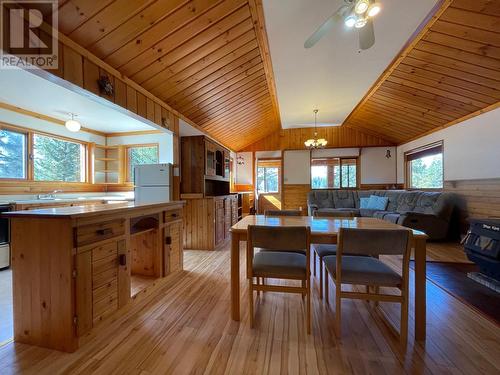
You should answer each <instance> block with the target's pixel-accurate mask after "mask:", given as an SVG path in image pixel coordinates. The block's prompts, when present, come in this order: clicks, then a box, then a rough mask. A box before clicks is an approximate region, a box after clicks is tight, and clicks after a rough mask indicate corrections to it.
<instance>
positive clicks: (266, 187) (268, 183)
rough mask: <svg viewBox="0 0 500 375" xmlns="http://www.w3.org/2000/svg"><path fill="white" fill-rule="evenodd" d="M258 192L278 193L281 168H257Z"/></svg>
mask: <svg viewBox="0 0 500 375" xmlns="http://www.w3.org/2000/svg"><path fill="white" fill-rule="evenodd" d="M257 192H259V193H278V192H279V168H278V167H258V168H257Z"/></svg>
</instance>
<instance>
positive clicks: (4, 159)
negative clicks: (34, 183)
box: [0, 129, 26, 178]
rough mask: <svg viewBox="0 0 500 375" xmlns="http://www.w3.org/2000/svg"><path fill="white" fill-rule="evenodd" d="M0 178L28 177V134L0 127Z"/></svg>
mask: <svg viewBox="0 0 500 375" xmlns="http://www.w3.org/2000/svg"><path fill="white" fill-rule="evenodd" d="M0 178H26V134H24V133H19V132H16V131H11V130H6V129H0Z"/></svg>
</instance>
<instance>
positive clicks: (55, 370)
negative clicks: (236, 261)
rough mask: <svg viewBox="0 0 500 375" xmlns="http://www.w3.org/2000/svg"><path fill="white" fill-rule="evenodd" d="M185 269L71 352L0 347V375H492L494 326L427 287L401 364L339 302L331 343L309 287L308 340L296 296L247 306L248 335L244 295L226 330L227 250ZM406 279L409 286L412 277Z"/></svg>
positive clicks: (353, 310)
mask: <svg viewBox="0 0 500 375" xmlns="http://www.w3.org/2000/svg"><path fill="white" fill-rule="evenodd" d="M241 251H244V249H243V244H242V247H241ZM436 251H437V250H436ZM450 251H451V250H450ZM430 254H432V251H430ZM241 259H244V257H243V256H242V257H241ZM387 260H388V261H390V262H391V264H394V265H395V266H396V265H397V263H398V260H397V259H387ZM185 269H186V271H184V272H182V273H177V274H174V275H171V276H169V278H171V279H177V281H176V282H175V283H172V284H171V285H167V284H162V285H158V286H157V287H156V289H155V291H154V293H151V294H150V295H148V296H144V298H141V299H140V300H138V301H135V302H133V303H131V304H130V305H129V306H128V307H126V308H125V309H124V311H123V312H122V313H119V314H120V315H118V316H116V317H114V318H112V319H111V321H109V322H104V323H103V324H102V325H101V326H100V327H99V329H98V330H96V331H98V332H93V333H92V334H91V335H90V336H89V337H88V342H86V344H85V345H83V347H81V348H80V349H79V350H78V351H77V352H76V353H72V354H67V353H61V352H57V351H52V350H47V349H41V348H36V347H30V346H27V345H23V344H14V343H10V344H7V345H5V346H3V347H2V348H0V373H1V374H2V375H3V374H12V373H22V374H51V375H52V374H142V375H147V374H170V373H172V374H184V373H200V374H201V373H209V374H212V373H213V374H222V373H226V374H279V373H281V374H288V373H290V374H292V373H294V374H306V373H307V374H318V373H319V374H327V373H329V374H346V373H357V374H365V373H371V374H383V373H387V374H400V373H408V374H420V373H433V374H441V373H443V374H445V373H453V374H498V373H499V371H500V344H499V343H500V329H499V327H497V326H495V325H494V324H493V323H491V322H490V321H488V320H486V319H484V318H482V317H481V316H479V315H477V314H476V313H475V312H473V311H472V310H471V309H469V308H468V307H467V306H465V305H463V304H462V303H460V302H459V301H458V300H456V299H454V298H453V297H451V296H450V295H448V294H447V293H446V292H444V291H442V290H441V289H440V288H438V287H437V286H435V285H434V284H432V283H430V282H428V283H427V294H428V304H427V306H428V308H427V314H428V330H427V332H428V333H427V341H426V343H425V346H424V345H423V344H420V343H417V344H416V343H414V341H413V331H412V327H413V322H412V320H413V314H412V311H413V309H412V308H410V324H409V326H410V332H409V336H410V337H409V345H408V350H407V353H406V355H405V356H403V355H401V354H399V353H398V350H397V340H396V338H395V337H392V336H391V335H390V333H389V331H388V329H387V328H385V326H384V325H383V324H382V323H381V322H380V320H379V319H378V318H377V315H376V314H374V313H373V312H372V311H371V310H370V309H369V308H368V305H367V303H365V302H363V301H351V300H346V301H344V302H343V304H342V309H343V321H342V325H343V326H342V338H341V340H339V339H336V338H335V335H334V331H333V323H334V320H333V314H332V307H333V306H330V307H328V306H327V305H325V303H324V302H323V301H320V300H319V299H318V290H317V283H315V288H314V291H313V330H312V334H311V335H307V334H306V330H305V325H304V312H305V311H304V306H303V304H302V300H301V297H300V296H298V295H297V296H296V295H287V294H276V293H266V294H265V296H264V297H263V298H261V299H260V300H259V302H258V303H257V305H256V320H255V328H254V329H253V330H251V329H250V328H249V324H248V305H247V303H246V301H247V300H248V298H247V296H246V295H244V296H242V301H243V303H242V322H241V323H237V322H234V321H232V320H231V319H230V313H229V308H230V298H229V245H228V246H226V247H225V248H224V249H223V250H221V251H212V252H207V251H186V252H185ZM241 269H242V270H244V267H241ZM410 275H411V277H412V278H413V271H410ZM241 280H242V283H241V288H242V290H243V291H244V292H246V285H247V282H246V280H245V279H244V278H242V279H241ZM410 285H411V284H410ZM332 290H333V285H332V287H331V291H332ZM411 294H413V290H411ZM331 300H332V301H333V299H331ZM412 300H413V297H412ZM383 306H384V310H385V311H386V312H387V313H388V315H389V317H390V318H391V320H393V321H394V322H397V321H398V317H399V315H398V308H397V306H396V305H394V306H390V305H387V306H385V305H383Z"/></svg>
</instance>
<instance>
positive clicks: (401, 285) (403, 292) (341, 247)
mask: <svg viewBox="0 0 500 375" xmlns="http://www.w3.org/2000/svg"><path fill="white" fill-rule="evenodd" d="M411 237H412V233H411V231H409V230H406V229H359V228H340V230H339V234H338V244H337V254H336V255H328V256H325V257H324V258H323V262H324V264H325V268H326V274H325V300H326V301H327V303H328V276H331V278H332V279H333V281H334V283H335V330H336V332H337V335H338V336H339V337H340V333H341V300H342V299H343V298H350V299H362V300H368V301H375V307H377V306H378V302H379V301H380V302H396V303H399V304H400V305H401V324H400V329H399V339H400V344H401V347H402V348H403V350H405V349H406V345H407V339H408V278H409V262H410V253H411ZM344 253H345V254H347V253H349V254H366V255H371V256H365V257H360V256H352V255H344ZM379 255H402V256H403V265H402V274H401V275H400V274H399V273H397V272H396V271H394V270H393V269H392V268H391V267H389V266H388V265H387V264H385V263H384V262H382V261H381V260H379V259H378V258H376V257H375V256H379ZM342 284H353V285H364V286H365V287H366V292H364V293H363V292H356V291H342ZM380 287H395V288H398V289H399V290H400V294H399V295H394V294H382V293H380ZM382 315H383V320H384V321H385V323H386V324H387V325H388V326H389V327H390V328H391V330H393V331H394V332H397V330H396V329H395V328H394V327H393V326H392V324H391V323H390V322H389V320H388V319H387V317H386V316H385V314H383V313H382Z"/></svg>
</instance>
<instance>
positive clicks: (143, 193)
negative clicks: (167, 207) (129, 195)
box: [134, 164, 172, 204]
mask: <svg viewBox="0 0 500 375" xmlns="http://www.w3.org/2000/svg"><path fill="white" fill-rule="evenodd" d="M171 181H172V164H143V165H137V166H135V167H134V200H135V202H136V203H140V204H143V203H163V202H170V200H171V198H172V197H171V192H172V189H171Z"/></svg>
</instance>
